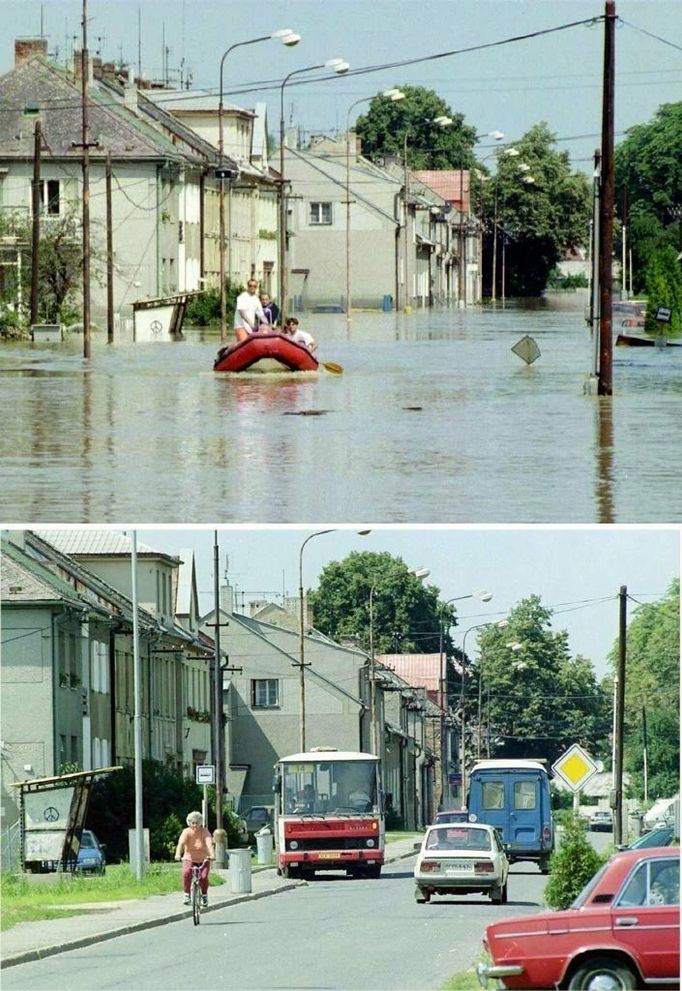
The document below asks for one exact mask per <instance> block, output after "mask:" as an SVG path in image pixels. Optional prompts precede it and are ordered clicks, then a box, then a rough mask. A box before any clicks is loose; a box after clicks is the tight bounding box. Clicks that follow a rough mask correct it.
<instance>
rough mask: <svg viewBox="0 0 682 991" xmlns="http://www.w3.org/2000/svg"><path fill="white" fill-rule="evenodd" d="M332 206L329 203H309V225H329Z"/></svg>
mask: <svg viewBox="0 0 682 991" xmlns="http://www.w3.org/2000/svg"><path fill="white" fill-rule="evenodd" d="M331 222H332V205H331V203H311V204H310V223H311V224H331Z"/></svg>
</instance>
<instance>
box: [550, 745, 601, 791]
mask: <svg viewBox="0 0 682 991" xmlns="http://www.w3.org/2000/svg"><path fill="white" fill-rule="evenodd" d="M598 770H599V768H598V767H597V765H596V764H595V762H594V761H593V760H592V758H591V757H590V755H589V754H588V753H587V751H586V750H583V748H582V747H581V746H580V745H579V744H577V743H574V744H573V746H571V747H569V748H568V750H567V751H566V753H564V754H562V755H561V757H560V758H559V759H558V760H557V761H555V762H554V763H553V764H552V771H553V772H554V774H556V775H558V776H559V777H560V778H561V780H562V781H565V782H566V784H567V785H568V787H569V788H571V789H572V790H573V791H580V789H581V788H583V787H584V786H585V785H586V784H587V782H588V781H589V780H590V778H591V777H592V776H593V775H594V774H596V773H597V771H598Z"/></svg>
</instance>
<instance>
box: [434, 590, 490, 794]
mask: <svg viewBox="0 0 682 991" xmlns="http://www.w3.org/2000/svg"><path fill="white" fill-rule="evenodd" d="M492 597H493V593H492V592H486V591H480V592H470V593H469V594H468V595H455V596H454V597H453V598H452V599H446V600H445V602H443V603H441V607H440V615H441V620H440V624H439V627H440V629H439V647H440V651H439V653H440V658H439V668H440V672H439V688H440V691H439V695H440V765H441V767H440V775H441V777H440V791H441V794H440V799H441V805H442V804H443V801H444V799H445V793H446V791H447V787H446V786H447V760H446V758H447V746H446V740H445V711H446V708H447V706H446V702H447V686H446V682H447V678H446V676H445V651H444V650H443V647H444V640H445V627H444V625H443V611H444V609H445V606H449V605H450V603H451V602H460V601H461V600H462V599H480V600H481V602H490V601H491V599H492ZM483 625H486V624H483ZM465 636H466V634H465ZM463 668H464V665H462V669H463Z"/></svg>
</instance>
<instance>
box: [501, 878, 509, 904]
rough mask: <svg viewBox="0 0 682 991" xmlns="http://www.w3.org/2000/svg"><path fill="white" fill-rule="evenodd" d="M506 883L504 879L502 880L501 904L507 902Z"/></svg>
mask: <svg viewBox="0 0 682 991" xmlns="http://www.w3.org/2000/svg"><path fill="white" fill-rule="evenodd" d="M507 884H508V882H507V881H505V882H504V887H503V888H502V904H503V905H506V904H507Z"/></svg>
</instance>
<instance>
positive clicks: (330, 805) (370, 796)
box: [281, 760, 379, 815]
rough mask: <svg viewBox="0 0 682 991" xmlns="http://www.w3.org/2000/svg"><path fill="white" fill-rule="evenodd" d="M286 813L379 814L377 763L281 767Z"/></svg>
mask: <svg viewBox="0 0 682 991" xmlns="http://www.w3.org/2000/svg"><path fill="white" fill-rule="evenodd" d="M281 802H282V808H281V811H282V812H283V813H285V814H286V813H292V812H293V813H302V814H305V813H310V814H318V815H321V814H323V813H327V812H341V813H343V812H346V813H349V814H350V813H358V812H378V811H379V807H378V797H377V765H376V761H330V760H320V761H306V762H304V763H300V764H295V763H291V764H283V765H282V791H281Z"/></svg>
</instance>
